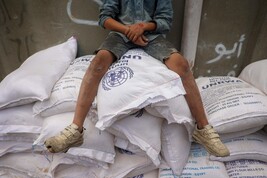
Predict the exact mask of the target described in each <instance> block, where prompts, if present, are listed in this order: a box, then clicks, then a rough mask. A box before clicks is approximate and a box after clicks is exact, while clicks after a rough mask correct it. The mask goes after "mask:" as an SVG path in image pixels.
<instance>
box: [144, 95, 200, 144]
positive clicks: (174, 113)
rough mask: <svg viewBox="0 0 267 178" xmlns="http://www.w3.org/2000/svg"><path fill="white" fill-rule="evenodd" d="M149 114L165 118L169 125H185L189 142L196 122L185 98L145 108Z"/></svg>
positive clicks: (175, 98) (165, 101)
mask: <svg viewBox="0 0 267 178" xmlns="http://www.w3.org/2000/svg"><path fill="white" fill-rule="evenodd" d="M145 109H146V111H147V112H148V113H149V114H152V115H154V116H157V117H163V118H165V119H166V120H167V121H168V123H169V124H171V123H178V124H183V125H185V127H186V129H187V131H188V134H189V135H188V137H189V140H192V133H193V130H194V128H195V120H194V118H193V116H192V114H191V111H190V109H189V106H188V104H187V102H186V100H185V97H184V96H177V97H174V98H171V99H168V100H164V101H160V102H157V103H153V104H151V105H148V106H147V107H145Z"/></svg>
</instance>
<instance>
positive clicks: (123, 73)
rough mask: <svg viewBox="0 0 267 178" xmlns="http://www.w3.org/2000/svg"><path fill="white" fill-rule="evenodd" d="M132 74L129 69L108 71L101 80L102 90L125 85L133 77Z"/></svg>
mask: <svg viewBox="0 0 267 178" xmlns="http://www.w3.org/2000/svg"><path fill="white" fill-rule="evenodd" d="M133 74H134V72H133V71H132V69H130V68H129V67H118V68H115V69H112V70H110V71H109V72H108V73H106V74H105V76H104V77H103V79H102V87H103V89H104V90H111V88H112V87H117V86H120V85H122V84H123V83H125V82H126V81H127V80H128V79H131V78H132V77H133Z"/></svg>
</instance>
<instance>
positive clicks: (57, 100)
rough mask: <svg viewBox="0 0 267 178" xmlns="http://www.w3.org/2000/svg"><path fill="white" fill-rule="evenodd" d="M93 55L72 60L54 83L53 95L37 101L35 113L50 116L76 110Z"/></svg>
mask: <svg viewBox="0 0 267 178" xmlns="http://www.w3.org/2000/svg"><path fill="white" fill-rule="evenodd" d="M93 57H94V56H93V55H86V56H82V57H78V58H76V59H75V60H74V61H72V62H71V63H70V66H69V67H68V69H67V71H66V72H65V73H64V75H63V76H62V77H61V78H60V79H59V80H58V81H57V82H56V84H55V85H54V87H53V90H52V92H51V96H50V97H49V98H48V99H46V100H44V101H37V102H36V103H35V105H34V106H33V113H34V115H36V116H41V117H48V116H52V115H55V114H61V113H65V112H73V111H75V106H76V101H77V98H78V95H79V91H80V86H81V83H82V79H83V76H84V74H85V71H86V70H87V68H88V66H89V65H90V63H91V61H92V58H93Z"/></svg>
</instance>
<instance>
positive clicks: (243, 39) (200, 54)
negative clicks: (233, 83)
mask: <svg viewBox="0 0 267 178" xmlns="http://www.w3.org/2000/svg"><path fill="white" fill-rule="evenodd" d="M266 49H267V1H266V0H234V1H233V0H204V1H203V5H202V13H201V20H200V28H199V34H198V40H197V50H196V55H195V67H194V68H193V69H194V75H195V76H213V75H230V76H238V75H239V74H240V72H241V70H242V69H243V68H244V67H245V66H246V65H248V64H249V63H251V62H254V61H257V60H261V59H264V58H265V59H266V58H267V50H266Z"/></svg>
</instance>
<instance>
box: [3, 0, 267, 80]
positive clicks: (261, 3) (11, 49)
mask: <svg viewBox="0 0 267 178" xmlns="http://www.w3.org/2000/svg"><path fill="white" fill-rule="evenodd" d="M100 3H101V1H100V0H0V81H1V80H2V79H3V78H4V77H5V76H6V75H8V74H9V73H10V72H12V71H13V70H15V69H16V68H18V67H19V66H20V65H21V63H22V62H23V61H24V60H25V59H27V57H29V56H30V55H32V54H34V53H35V52H37V51H39V50H42V49H45V48H47V47H50V46H52V45H56V44H59V43H61V42H63V41H66V40H67V39H68V38H69V37H71V36H75V37H76V38H77V39H78V45H79V46H78V56H81V55H85V54H91V53H93V51H94V50H95V49H96V48H97V47H98V46H99V45H100V43H101V42H102V41H103V40H104V39H105V37H106V35H107V33H108V31H107V30H104V29H102V28H100V27H98V26H97V20H98V8H99V4H100ZM173 6H174V19H175V20H174V23H173V28H172V31H171V32H170V33H169V34H168V36H167V38H168V39H169V40H170V41H171V42H172V43H174V44H175V46H176V47H177V48H178V49H179V50H180V49H181V50H182V53H183V54H184V55H185V56H186V57H188V58H190V59H189V60H191V61H194V64H195V65H194V68H193V70H194V75H195V77H198V76H211V75H233V76H236V75H238V74H239V73H240V71H241V69H242V68H243V67H244V66H246V65H247V64H249V63H250V62H253V61H256V60H260V59H263V58H267V50H266V49H267V43H266V41H267V15H266V13H267V1H266V0H234V1H233V0H197V1H196V0H174V1H173ZM184 12H187V13H186V14H185V15H184ZM184 17H185V18H184ZM192 17H194V18H192ZM185 27H186V28H185ZM199 27H200V28H199ZM190 29H191V30H190ZM192 29H193V30H192ZM183 30H184V31H183ZM182 33H183V40H184V41H187V45H186V44H185V43H181V41H182ZM190 42H191V43H190ZM192 42H194V43H193V44H192ZM182 48H183V49H182ZM188 54H189V55H188Z"/></svg>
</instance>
